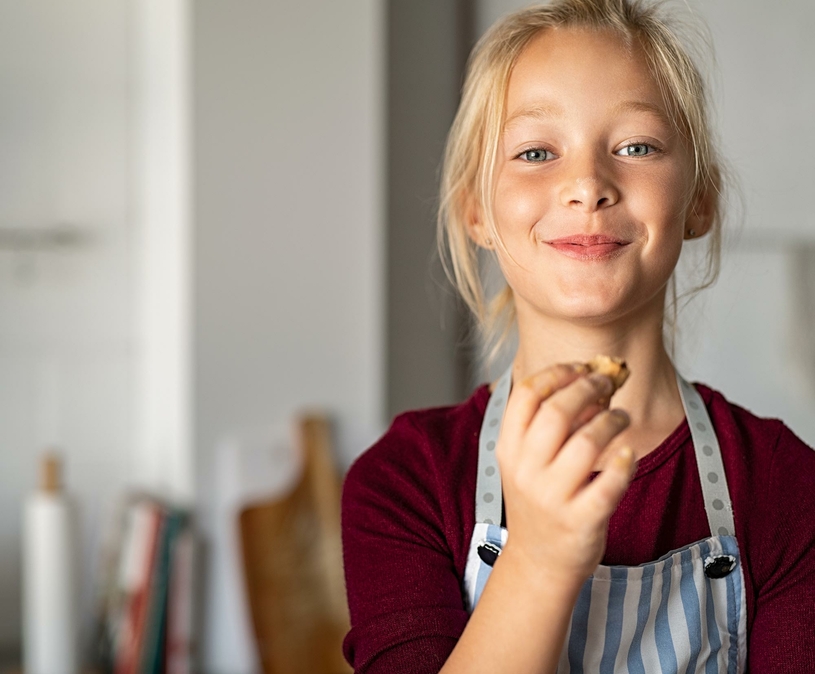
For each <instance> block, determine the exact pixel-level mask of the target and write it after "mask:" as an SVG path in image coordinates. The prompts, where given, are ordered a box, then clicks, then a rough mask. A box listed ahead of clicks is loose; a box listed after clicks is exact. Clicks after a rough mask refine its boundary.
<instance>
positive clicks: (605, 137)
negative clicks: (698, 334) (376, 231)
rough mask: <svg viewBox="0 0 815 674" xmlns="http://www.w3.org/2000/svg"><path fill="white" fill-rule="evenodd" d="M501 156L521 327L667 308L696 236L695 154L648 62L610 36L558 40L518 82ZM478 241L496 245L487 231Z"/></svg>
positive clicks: (514, 79)
mask: <svg viewBox="0 0 815 674" xmlns="http://www.w3.org/2000/svg"><path fill="white" fill-rule="evenodd" d="M506 110H507V114H506V120H507V121H506V125H505V128H504V131H503V134H502V137H501V142H500V145H499V148H498V153H499V155H498V164H497V173H496V182H495V188H496V192H495V201H494V217H495V223H496V227H497V229H498V232H499V234H500V236H501V238H502V239H503V241H504V243H505V245H506V248H507V251H508V252H509V256H508V255H507V254H506V253H505V252H504V251H502V250H501V249H500V248H498V250H497V254H498V260H499V263H500V265H501V268H502V270H503V272H504V275H505V277H506V279H507V282H508V283H509V285H510V286H511V287H512V289H513V291H514V293H515V303H516V307H517V310H518V316H519V319H521V320H523V319H524V318H525V317H531V316H532V315H533V314H543V315H548V316H552V317H558V318H562V319H566V320H570V321H577V322H580V323H586V324H592V325H597V324H604V323H608V322H610V321H612V320H616V319H619V318H622V317H624V316H626V315H629V314H631V313H632V312H636V311H637V310H642V309H643V308H645V307H648V306H650V307H652V308H655V310H656V308H658V309H659V311H660V316H661V309H662V303H663V302H664V294H665V287H666V284H667V281H668V279H669V278H670V276H671V273H672V272H673V269H674V267H675V266H676V262H677V260H678V258H679V253H680V250H681V248H682V240H683V237H684V233H685V231H686V229H687V228H689V227H693V228H694V229H696V230H697V235H698V234H701V233H703V232H702V231H701V229H703V224H702V223H700V222H698V221H696V220H692V219H691V217H690V213H691V209H690V204H689V198H688V197H689V194H690V192H691V189H692V183H693V162H692V155H691V153H690V152H689V150H688V148H687V147H686V145H685V143H684V142H683V140H682V138H681V137H679V136H678V135H677V133H676V132H675V131H674V129H673V127H672V125H671V123H670V121H669V118H668V114H667V111H666V109H665V105H664V103H663V100H662V96H661V95H660V92H659V88H658V85H657V83H656V82H655V81H654V80H653V78H652V77H651V75H650V73H649V71H648V68H647V66H646V64H645V62H644V58H643V57H642V55H641V54H640V53H639V52H638V51H637V50H636V49H634V48H632V49H627V48H626V47H625V45H624V44H623V43H622V42H621V41H620V39H619V38H617V37H616V36H614V35H613V34H611V33H609V32H600V31H589V30H578V29H558V30H549V31H545V32H544V33H542V34H541V35H539V36H538V37H536V38H535V39H534V40H533V41H532V42H531V43H530V44H529V45H528V46H527V47H526V49H525V50H524V52H523V53H522V54H521V56H520V57H519V58H518V61H517V63H516V65H515V68H514V69H513V71H512V74H511V77H510V81H509V89H508V92H507V99H506ZM473 236H474V237H475V238H476V240H477V241H480V242H481V243H482V244H483V243H484V241H485V238H486V236H487V234H486V232H485V231H484V229H483V227H482V226H481V225H479V224H478V223H476V224H475V225H474V230H473Z"/></svg>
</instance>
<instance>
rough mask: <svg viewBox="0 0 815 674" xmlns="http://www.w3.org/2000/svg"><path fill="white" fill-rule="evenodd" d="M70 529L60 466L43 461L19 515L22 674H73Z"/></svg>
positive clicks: (73, 586) (73, 532)
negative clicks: (37, 483) (34, 488)
mask: <svg viewBox="0 0 815 674" xmlns="http://www.w3.org/2000/svg"><path fill="white" fill-rule="evenodd" d="M76 534H77V530H76V526H75V515H74V509H73V506H72V504H71V502H70V500H69V498H68V497H67V496H66V494H65V493H64V491H63V489H62V484H61V480H60V462H59V459H58V458H57V457H56V456H53V455H48V456H46V457H44V459H43V463H42V474H41V478H40V488H39V490H38V491H36V492H35V493H34V494H32V495H31V496H30V497H29V498H28V500H27V501H26V504H25V512H24V516H23V667H24V671H25V673H26V674H77V672H78V671H79V653H78V646H79V645H78V640H77V637H78V634H77V625H78V624H79V623H80V620H79V616H78V615H77V587H76V586H77V574H76V571H77V569H76V557H75V555H76V549H77V548H76Z"/></svg>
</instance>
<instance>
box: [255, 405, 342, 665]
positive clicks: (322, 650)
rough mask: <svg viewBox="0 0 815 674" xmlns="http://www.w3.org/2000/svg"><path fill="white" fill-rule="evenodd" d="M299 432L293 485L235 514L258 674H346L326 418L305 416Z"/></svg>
mask: <svg viewBox="0 0 815 674" xmlns="http://www.w3.org/2000/svg"><path fill="white" fill-rule="evenodd" d="M297 435H298V438H299V445H300V449H301V451H302V452H303V471H302V474H301V476H300V479H299V481H298V482H297V483H296V484H295V486H294V488H293V489H292V490H291V492H289V493H288V494H287V495H286V496H284V497H283V498H280V499H276V500H274V501H268V502H263V503H256V504H252V505H249V506H247V507H246V508H244V509H243V510H242V511H241V513H240V536H241V544H242V552H243V563H244V570H245V579H246V587H247V596H248V597H249V605H250V611H251V618H252V625H253V628H254V633H255V638H256V642H257V644H258V650H259V654H260V660H261V663H262V666H263V672H264V674H347V673H350V672H352V669H351V668H350V667H349V666H348V664H347V663H346V662H345V660H344V658H343V656H342V640H343V637H344V636H345V634H346V633H347V632H348V629H349V621H348V609H347V604H346V598H345V584H344V577H343V570H342V568H343V567H342V542H341V536H340V492H341V479H340V476H339V474H338V472H337V470H336V468H335V465H334V460H333V456H332V452H331V433H330V425H329V422H328V420H327V419H326V418H325V417H322V416H318V415H312V416H307V417H304V418H302V419H301V420H300V421H299V422H298V433H297Z"/></svg>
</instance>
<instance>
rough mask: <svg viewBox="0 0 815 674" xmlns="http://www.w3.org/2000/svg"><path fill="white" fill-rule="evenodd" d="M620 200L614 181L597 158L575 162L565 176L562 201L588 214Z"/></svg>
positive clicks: (561, 193)
mask: <svg viewBox="0 0 815 674" xmlns="http://www.w3.org/2000/svg"><path fill="white" fill-rule="evenodd" d="M619 200H620V194H619V192H618V191H617V188H616V186H615V185H614V181H613V180H612V178H611V176H610V175H609V174H608V171H606V170H604V167H603V166H602V165H601V162H600V161H598V160H597V159H596V158H590V159H584V160H582V161H577V160H576V161H573V162H571V166H570V168H569V170H567V171H566V174H565V175H564V176H563V183H562V186H561V190H560V201H561V203H562V204H563V205H564V206H567V207H569V208H576V209H579V210H582V211H586V212H588V213H591V212H594V211H599V210H601V209H603V208H608V207H609V206H613V205H614V204H616V203H617V202H618V201H619Z"/></svg>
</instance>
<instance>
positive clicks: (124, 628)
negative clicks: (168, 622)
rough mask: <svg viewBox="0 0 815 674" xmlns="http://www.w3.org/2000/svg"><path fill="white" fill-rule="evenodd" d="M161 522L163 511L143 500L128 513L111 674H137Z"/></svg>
mask: <svg viewBox="0 0 815 674" xmlns="http://www.w3.org/2000/svg"><path fill="white" fill-rule="evenodd" d="M164 519H165V517H164V512H163V509H162V508H161V507H160V506H159V505H158V504H156V503H152V502H150V501H147V500H145V501H138V502H137V503H135V504H134V505H133V508H132V510H131V511H130V513H129V521H128V533H127V535H126V538H125V548H124V550H123V551H122V564H121V567H120V571H121V573H120V578H119V584H120V587H121V588H122V590H123V591H124V593H125V595H126V596H127V600H126V606H125V609H124V614H123V616H122V622H121V625H120V627H119V630H118V637H117V639H116V644H115V660H114V672H115V674H138V669H139V661H140V657H141V650H142V643H143V641H144V633H145V629H146V625H147V617H148V608H149V600H150V588H151V583H152V578H153V574H154V573H155V565H156V553H157V548H158V543H159V540H160V539H161V530H162V527H163V526H164Z"/></svg>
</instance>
